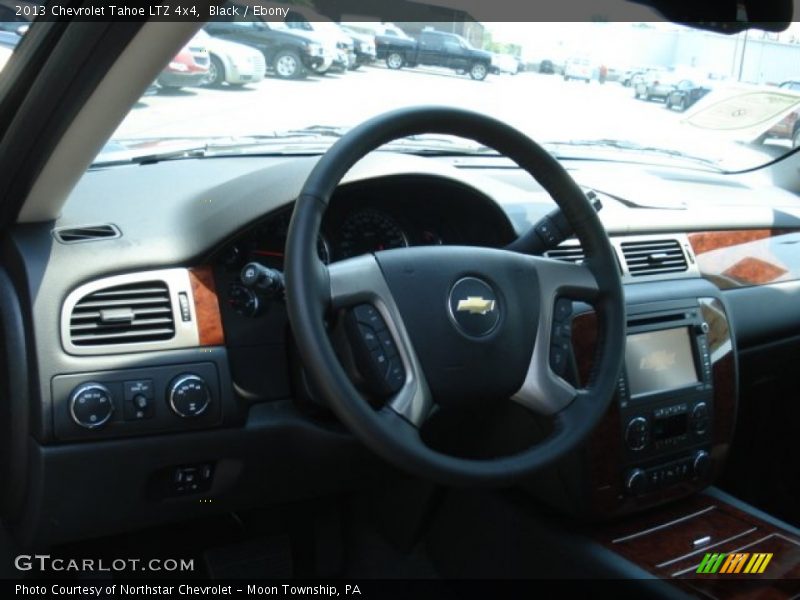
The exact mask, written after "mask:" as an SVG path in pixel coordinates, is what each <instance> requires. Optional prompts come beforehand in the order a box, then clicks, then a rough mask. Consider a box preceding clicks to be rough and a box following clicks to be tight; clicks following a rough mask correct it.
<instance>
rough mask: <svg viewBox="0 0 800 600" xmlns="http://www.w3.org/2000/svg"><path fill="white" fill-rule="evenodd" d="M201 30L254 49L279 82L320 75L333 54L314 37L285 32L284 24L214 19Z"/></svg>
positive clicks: (222, 17) (295, 31) (286, 30)
mask: <svg viewBox="0 0 800 600" xmlns="http://www.w3.org/2000/svg"><path fill="white" fill-rule="evenodd" d="M205 30H206V32H207V33H209V34H210V35H212V36H213V37H217V38H221V39H225V40H228V41H231V42H237V43H240V44H245V45H247V46H251V47H253V48H256V49H257V50H259V51H260V52H261V54H262V55H263V56H264V60H265V62H266V66H267V69H268V70H269V71H271V72H272V73H273V74H274V75H275V76H276V77H279V78H280V79H301V78H303V77H306V76H307V75H308V74H309V73H313V72H324V71H326V70H327V69H328V68H329V67H330V66H331V64H332V62H333V54H332V53H331V52H329V51H326V49H325V46H324V44H323V43H322V41H321V40H319V39H318V38H317V37H316V36H315V35H313V34H311V33H308V32H304V31H297V30H294V29H289V27H287V26H286V25H285V24H284V23H276V22H274V21H271V22H260V21H234V20H233V19H232V18H231V17H228V16H219V17H215V18H214V20H212V21H210V22H209V23H208V24H207V25H206V26H205Z"/></svg>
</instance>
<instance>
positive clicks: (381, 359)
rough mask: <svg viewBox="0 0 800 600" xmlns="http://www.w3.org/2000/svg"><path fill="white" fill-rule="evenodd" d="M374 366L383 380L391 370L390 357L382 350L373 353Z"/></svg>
mask: <svg viewBox="0 0 800 600" xmlns="http://www.w3.org/2000/svg"><path fill="white" fill-rule="evenodd" d="M371 356H372V366H373V367H374V369H375V371H376V372H377V373H378V376H379V377H380V378H381V379H383V378H385V377H386V372H387V371H388V370H389V357H387V356H386V353H385V352H384V351H383V349H382V348H378V349H377V350H373V351H372V354H371Z"/></svg>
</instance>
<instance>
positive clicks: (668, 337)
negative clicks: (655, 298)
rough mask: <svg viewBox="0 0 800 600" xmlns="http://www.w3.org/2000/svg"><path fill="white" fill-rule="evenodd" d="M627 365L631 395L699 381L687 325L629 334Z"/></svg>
mask: <svg viewBox="0 0 800 600" xmlns="http://www.w3.org/2000/svg"><path fill="white" fill-rule="evenodd" d="M625 369H626V370H627V372H628V385H629V387H630V393H631V397H635V396H642V395H644V394H651V393H654V392H663V391H667V390H671V389H675V388H681V387H685V386H687V385H690V384H692V383H697V382H698V378H697V369H696V368H695V364H694V355H693V353H692V346H691V339H690V337H689V328H688V327H677V328H673V329H660V330H658V331H648V332H646V333H634V334H631V335H629V336H628V338H627V343H626V350H625Z"/></svg>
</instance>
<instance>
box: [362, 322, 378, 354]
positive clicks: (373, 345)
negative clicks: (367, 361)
mask: <svg viewBox="0 0 800 600" xmlns="http://www.w3.org/2000/svg"><path fill="white" fill-rule="evenodd" d="M358 330H359V332H360V333H361V339H362V340H364V345H365V346H366V347H367V349H369V350H377V349H378V348H380V347H381V343H380V342H379V341H378V334H376V333H375V330H374V329H373V328H372V327H370V326H369V325H363V324H361V323H359V324H358Z"/></svg>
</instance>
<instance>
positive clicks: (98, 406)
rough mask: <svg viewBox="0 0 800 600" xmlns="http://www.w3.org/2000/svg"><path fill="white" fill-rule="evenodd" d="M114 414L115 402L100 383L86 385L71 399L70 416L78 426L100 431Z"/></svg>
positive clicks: (77, 389)
mask: <svg viewBox="0 0 800 600" xmlns="http://www.w3.org/2000/svg"><path fill="white" fill-rule="evenodd" d="M113 413H114V401H113V398H112V397H111V392H110V391H108V388H107V387H106V386H104V385H103V384H100V383H84V384H83V385H81V386H79V387H77V388H75V390H74V391H73V392H72V395H71V396H70V398H69V414H70V416H71V417H72V420H73V421H75V423H76V424H77V425H80V426H81V427H85V428H86V429H98V428H99V427H102V426H103V425H105V424H106V423H108V421H109V419H110V418H111V415H112V414H113Z"/></svg>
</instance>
